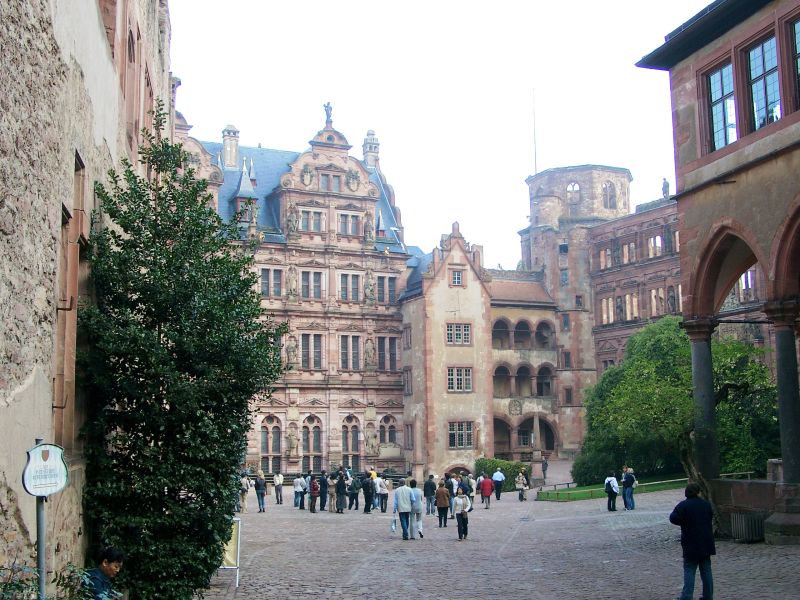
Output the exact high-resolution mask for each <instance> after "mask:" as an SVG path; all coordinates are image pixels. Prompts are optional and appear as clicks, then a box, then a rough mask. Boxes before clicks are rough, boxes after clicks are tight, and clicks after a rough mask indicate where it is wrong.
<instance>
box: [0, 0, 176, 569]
mask: <svg viewBox="0 0 800 600" xmlns="http://www.w3.org/2000/svg"><path fill="white" fill-rule="evenodd" d="M89 4H90V5H91V7H92V8H90V10H89V13H90V14H89V15H87V14H85V13H86V10H85V8H86V7H85V6H83V4H80V5H79V4H78V3H70V2H49V1H47V0H30V1H28V2H2V3H0V22H2V23H3V26H2V28H0V47H2V48H3V52H2V53H0V89H1V90H2V94H0V281H2V284H0V321H2V323H3V327H2V328H1V329H0V531H2V532H3V533H2V536H3V541H4V543H3V544H0V546H1V548H0V564H2V563H8V562H14V561H17V562H30V561H31V560H32V552H33V544H34V543H35V540H34V538H35V500H34V498H33V497H32V496H29V495H28V494H27V493H25V491H24V490H23V489H22V486H21V483H20V481H21V472H22V469H23V468H24V465H25V452H24V450H25V449H26V448H29V447H31V446H32V445H33V443H34V439H35V438H43V439H44V440H45V441H54V440H55V439H56V437H57V436H59V435H60V433H59V432H60V431H61V429H59V432H56V431H55V429H54V419H55V422H59V417H58V411H59V410H61V409H58V408H54V406H59V400H62V399H63V398H61V397H59V398H55V397H54V378H55V376H56V374H57V373H56V369H55V368H54V362H55V363H57V364H58V365H59V369H63V370H65V371H69V370H70V369H71V370H74V356H73V355H72V354H69V353H68V354H67V362H71V363H72V364H70V365H66V364H64V360H63V359H64V347H65V340H63V339H60V338H59V339H56V338H57V337H59V334H58V333H57V329H56V323H57V322H58V319H59V318H61V319H68V320H70V321H71V322H72V328H71V329H70V327H69V326H68V327H66V328H64V327H59V331H61V334H60V335H61V336H62V337H63V335H64V333H63V332H64V331H72V333H71V334H69V335H71V336H72V337H73V338H74V322H75V315H76V312H75V308H74V305H73V308H72V309H71V310H62V311H57V308H58V307H61V308H65V307H66V306H67V305H68V302H67V303H65V302H60V298H59V295H60V294H59V289H58V281H59V279H60V278H62V277H63V276H64V274H63V273H61V272H60V269H62V268H63V264H64V260H65V258H66V257H64V256H61V253H62V252H63V248H69V247H70V246H71V245H74V244H75V243H76V242H77V239H73V237H72V236H73V235H76V232H75V230H74V229H72V230H71V231H70V229H69V228H66V227H65V228H62V219H63V218H64V215H69V214H70V213H72V214H71V218H72V219H73V221H74V219H75V211H74V209H75V208H76V207H75V206H74V200H75V198H74V195H75V194H74V183H75V164H76V155H77V156H79V157H80V160H81V162H82V163H83V165H84V167H85V182H86V185H85V187H84V191H85V192H86V196H85V199H86V204H85V209H86V212H87V214H89V213H90V212H91V210H92V208H93V195H92V193H91V185H92V183H93V182H94V181H98V180H99V181H105V180H106V173H107V171H108V169H109V168H111V167H112V166H115V165H118V163H117V162H116V161H115V160H114V158H115V157H121V156H125V155H126V151H125V150H124V149H120V148H122V146H121V145H120V144H121V142H122V141H123V140H124V139H125V127H124V123H122V121H121V119H120V116H119V108H120V103H121V94H120V92H119V85H120V77H119V76H118V73H117V72H116V71H115V69H116V66H115V65H116V63H115V62H114V58H113V57H112V55H111V50H110V47H109V45H108V43H109V42H108V38H107V36H106V32H105V30H104V27H103V21H102V18H101V16H100V15H99V13H97V14H96V13H95V12H93V11H96V10H98V9H97V7H96V6H95V5H94V4H92V3H89ZM120 6H121V5H120ZM128 8H129V16H130V19H131V20H132V21H133V22H137V21H138V22H139V23H140V24H141V25H142V27H141V30H142V39H143V40H144V41H143V46H144V47H145V48H146V50H145V51H143V53H142V56H143V57H147V62H148V64H149V66H150V68H149V73H150V77H151V80H152V82H153V85H154V89H155V93H156V94H157V95H159V96H161V97H164V98H166V99H167V100H169V98H170V95H169V93H168V91H169V85H168V83H169V73H168V65H167V63H168V21H167V22H166V25H164V24H163V23H162V21H163V17H165V16H166V12H165V11H166V5H165V3H160V2H159V1H158V0H142V1H141V2H132V3H130V4H129V5H128ZM95 16H96V17H97V18H96V19H94V18H93V17H95ZM126 18H127V16H126ZM164 31H166V34H167V35H166V36H165V35H164ZM154 36H155V37H154ZM151 42H152V43H153V44H157V43H167V46H166V47H165V48H162V49H161V50H159V49H157V48H156V49H154V48H153V47H152V45H150V44H151ZM141 75H142V77H143V76H144V71H142V73H141ZM68 232H69V235H70V237H69V239H68V240H63V239H62V236H64V235H66V234H67V233H68ZM76 237H77V236H76ZM60 265H61V266H60ZM79 271H80V272H81V275H80V277H81V278H82V279H85V277H86V273H85V269H84V268H76V267H75V265H73V267H72V272H73V273H75V272H79ZM71 344H72V346H71V347H73V348H74V339H73V340H71ZM66 345H67V346H69V343H67V344H66ZM59 354H60V355H61V356H60V357H59ZM66 397H67V395H65V396H64V398H66ZM69 397H70V398H72V396H71V394H70V395H69ZM73 425H74V427H73ZM79 425H80V424H79V423H78V424H72V423H70V427H69V433H68V435H69V436H70V437H71V438H72V439H69V440H67V439H64V440H62V443H63V445H64V446H65V447H67V448H68V449H69V448H71V447H73V446H75V444H74V436H75V435H76V434H77V429H78V427H79ZM77 448H79V447H77ZM66 458H67V462H68V465H69V471H70V483H69V484H68V487H67V488H66V489H65V490H63V491H62V492H60V493H59V494H55V495H53V496H52V497H51V498H50V499H49V502H48V503H47V513H48V517H47V519H48V530H47V557H46V558H47V563H48V569H60V568H62V567H63V566H64V565H65V564H66V563H67V562H72V563H76V564H82V563H83V559H84V552H85V547H84V546H85V541H84V536H83V532H84V530H85V527H84V524H83V522H82V517H81V490H82V487H83V481H84V469H83V460H82V456H81V455H80V452H79V450H76V451H75V452H68V453H67V455H66Z"/></svg>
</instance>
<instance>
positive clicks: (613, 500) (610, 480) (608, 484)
mask: <svg viewBox="0 0 800 600" xmlns="http://www.w3.org/2000/svg"><path fill="white" fill-rule="evenodd" d="M603 489H604V490H605V492H606V496H608V510H609V511H611V512H614V511H616V510H617V495H618V494H619V483H618V482H617V478H616V476H615V475H614V472H613V471H612V472H611V473H609V474H608V477H606V479H605V481H604V482H603Z"/></svg>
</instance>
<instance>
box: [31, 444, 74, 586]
mask: <svg viewBox="0 0 800 600" xmlns="http://www.w3.org/2000/svg"><path fill="white" fill-rule="evenodd" d="M67 475H68V470H67V463H66V462H64V449H63V448H62V447H61V446H57V445H56V444H43V443H42V439H41V438H36V445H35V446H34V447H33V448H31V449H30V450H28V462H27V463H26V465H25V469H23V471H22V487H24V488H25V491H26V492H28V493H29V494H30V495H31V496H36V570H37V571H38V573H39V600H45V586H46V584H47V568H46V565H45V552H46V550H45V548H46V544H45V523H46V521H45V514H44V503H45V500H47V496H49V495H50V494H55V493H57V492H60V491H61V490H63V489H64V487H65V486H66V485H67Z"/></svg>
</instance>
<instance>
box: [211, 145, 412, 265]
mask: <svg viewBox="0 0 800 600" xmlns="http://www.w3.org/2000/svg"><path fill="white" fill-rule="evenodd" d="M200 143H201V144H202V145H203V147H204V148H205V149H206V150H207V151H208V152H209V153H210V154H211V155H212V157H215V158H216V156H217V155H218V154H220V153H221V152H222V144H221V143H219V142H200ZM300 154H301V153H300V152H289V151H286V150H272V149H270V148H253V147H249V146H239V157H240V160H241V159H248V160H249V161H252V162H251V163H250V172H251V173H254V174H255V175H256V185H255V186H252V185H251V182H250V177H249V175H248V173H247V172H246V171H244V170H243V169H242V167H241V166H239V165H237V166H236V167H231V168H223V170H222V172H223V177H224V178H223V182H222V185H221V186H220V189H219V209H218V212H219V215H220V216H221V217H222V218H223V219H225V220H226V221H229V220H230V219H231V218H232V217H233V215H234V213H235V212H236V198H255V200H256V206H257V207H258V223H257V224H256V228H257V230H258V231H260V232H263V234H264V235H263V238H264V240H265V241H267V242H276V243H286V237H285V235H284V232H283V231H282V227H281V220H280V203H279V202H278V199H277V198H276V197H275V196H273V195H272V192H273V191H274V190H275V188H277V187H278V185H279V184H280V179H281V176H282V175H284V174H285V173H288V172H289V170H290V166H291V164H292V163H293V162H294V161H296V160H297V158H298V157H299V156H300ZM215 162H216V160H215ZM369 172H370V175H369V180H370V181H371V182H372V183H374V184H375V186H376V187H377V188H378V191H379V192H380V193H379V194H378V198H377V201H376V204H375V215H374V219H375V224H376V225H377V224H378V218H379V215H380V221H381V224H382V227H383V231H384V235H383V236H378V235H377V229H376V238H375V249H376V250H378V251H379V252H384V251H388V252H390V253H398V254H405V253H406V248H405V246H404V245H403V243H402V242H401V241H400V235H399V233H398V232H396V231H395V230H394V229H393V228H397V227H398V224H397V219H396V218H395V214H394V211H392V207H391V204H390V203H389V194H388V191H387V189H386V185H385V184H384V183H383V180H382V178H381V176H380V174H379V173H378V171H377V170H376V169H369ZM246 230H247V225H246V224H242V235H244V234H245V232H246Z"/></svg>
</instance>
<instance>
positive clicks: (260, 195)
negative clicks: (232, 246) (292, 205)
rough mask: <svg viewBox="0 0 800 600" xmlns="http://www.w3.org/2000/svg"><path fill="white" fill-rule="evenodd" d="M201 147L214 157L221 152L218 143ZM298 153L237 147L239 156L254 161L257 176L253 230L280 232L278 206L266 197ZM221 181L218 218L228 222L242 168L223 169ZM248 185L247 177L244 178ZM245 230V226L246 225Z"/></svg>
mask: <svg viewBox="0 0 800 600" xmlns="http://www.w3.org/2000/svg"><path fill="white" fill-rule="evenodd" d="M200 143H201V144H202V145H203V147H204V148H205V149H206V150H207V151H208V152H209V153H210V154H211V156H213V157H216V156H217V154H219V153H221V152H222V144H221V143H219V142H200ZM298 156H300V152H287V151H285V150H272V149H270V148H252V147H249V146H239V157H240V158H247V159H250V160H252V161H253V165H252V168H253V169H254V170H255V173H256V177H257V179H256V185H255V186H254V187H253V193H254V196H253V197H255V199H256V205H257V206H258V223H257V224H256V227H257V228H258V230H259V231H264V232H267V233H269V232H273V233H280V229H281V227H280V207H279V206H278V202H277V200H276V199H274V198H270V199H268V196H269V195H270V193H271V192H272V190H274V189H275V188H276V187H277V186H278V184H279V183H280V179H281V176H282V175H283V174H284V173H288V172H289V165H291V164H292V163H293V162H294V161H295V160H297V157H298ZM222 172H223V175H224V179H223V181H222V185H221V186H220V188H219V211H218V212H219V215H220V216H221V217H222V218H223V219H225V220H226V221H229V220H230V219H231V218H232V217H233V214H234V213H235V212H236V197H237V193H238V192H239V186H240V183H243V182H242V168H241V166H240V165H237V166H236V167H232V168H223V170H222ZM247 179H248V183H249V177H247ZM245 229H246V226H245ZM277 237H279V238H280V240H279V239H270V237H267V241H283V242H285V241H286V240H285V238H284V237H283V235H279V236H277Z"/></svg>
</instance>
